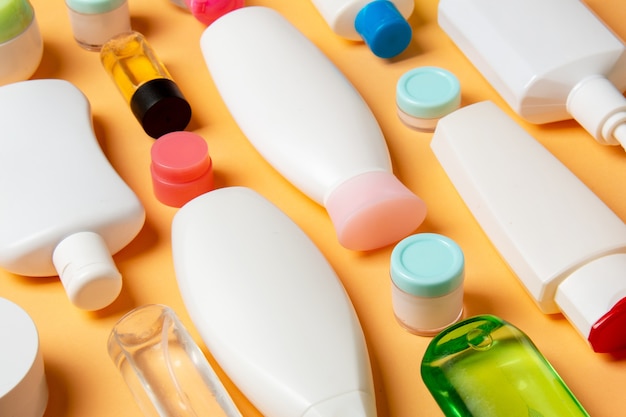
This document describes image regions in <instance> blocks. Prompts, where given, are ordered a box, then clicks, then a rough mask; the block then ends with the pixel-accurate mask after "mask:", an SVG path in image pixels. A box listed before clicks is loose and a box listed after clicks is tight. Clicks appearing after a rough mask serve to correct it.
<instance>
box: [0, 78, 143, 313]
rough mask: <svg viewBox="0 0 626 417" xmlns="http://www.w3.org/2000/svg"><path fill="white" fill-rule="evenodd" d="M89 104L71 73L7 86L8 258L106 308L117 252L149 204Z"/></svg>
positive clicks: (0, 257) (0, 186)
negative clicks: (108, 145) (106, 149)
mask: <svg viewBox="0 0 626 417" xmlns="http://www.w3.org/2000/svg"><path fill="white" fill-rule="evenodd" d="M90 111H91V108H90V105H89V102H88V100H87V98H86V97H85V95H84V94H83V93H82V92H81V91H80V90H79V89H78V88H76V87H75V86H74V85H73V84H71V83H69V82H67V81H64V80H31V81H22V82H17V83H13V84H8V85H6V86H3V87H0V114H1V115H2V134H1V135H0V149H2V152H0V267H2V268H4V269H6V270H7V271H9V272H12V273H15V274H19V275H25V276H33V277H45V276H55V275H58V276H59V277H60V278H61V282H62V283H63V286H64V288H65V291H66V292H67V295H68V297H69V299H70V301H71V302H72V303H74V304H75V305H76V306H77V307H79V308H82V309H85V310H98V309H101V308H103V307H106V306H107V305H109V304H110V303H112V302H113V301H114V300H115V299H116V298H117V296H118V295H119V293H120V290H121V286H122V280H121V274H120V272H119V271H118V269H117V267H116V266H115V263H114V261H113V259H112V254H115V253H116V252H118V251H119V250H121V249H122V248H124V247H125V246H126V245H127V244H128V243H130V242H131V240H133V239H134V238H135V236H136V235H137V234H138V233H139V231H140V230H141V228H142V226H143V223H144V218H145V213H144V209H143V206H142V205H141V203H140V201H139V199H138V198H137V196H136V195H135V194H134V193H133V191H132V190H131V189H130V188H129V187H128V185H126V183H125V182H124V181H123V180H122V178H121V177H120V176H119V175H118V174H117V172H116V171H115V170H114V168H113V167H112V166H111V164H110V163H109V161H108V160H107V158H106V156H105V155H104V153H103V152H102V149H101V148H100V145H99V143H98V141H97V139H96V137H95V135H94V132H93V127H92V124H91V113H90Z"/></svg>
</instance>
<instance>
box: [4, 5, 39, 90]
mask: <svg viewBox="0 0 626 417" xmlns="http://www.w3.org/2000/svg"><path fill="white" fill-rule="evenodd" d="M42 56H43V39H42V37H41V32H40V31H39V25H38V24H37V19H36V17H35V11H34V9H33V6H32V5H31V4H30V2H29V1H28V0H7V1H3V2H2V4H0V86H1V85H4V84H9V83H14V82H16V81H23V80H26V79H28V78H30V77H31V76H32V75H33V73H34V72H35V71H36V70H37V68H38V67H39V64H40V63H41V58H42Z"/></svg>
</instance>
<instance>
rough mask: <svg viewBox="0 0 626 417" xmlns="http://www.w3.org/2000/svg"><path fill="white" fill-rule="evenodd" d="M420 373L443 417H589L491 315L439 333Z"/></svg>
mask: <svg viewBox="0 0 626 417" xmlns="http://www.w3.org/2000/svg"><path fill="white" fill-rule="evenodd" d="M421 373H422V379H423V380H424V383H425V384H426V386H427V388H428V390H429V391H430V393H431V394H432V396H433V397H434V398H435V400H436V401H437V404H439V407H441V410H442V411H443V412H444V414H445V415H446V416H447V417H503V416H506V417H583V416H586V417H589V414H587V412H586V411H585V410H584V409H583V407H582V406H581V404H580V403H579V402H578V400H577V399H576V398H575V397H574V395H573V394H572V392H571V391H570V390H569V388H568V387H567V386H566V385H565V383H564V382H563V380H562V379H561V377H560V376H559V375H558V374H557V373H556V371H555V370H554V368H553V367H552V365H550V363H549V362H548V361H547V360H546V359H545V357H544V356H543V355H542V354H541V353H540V352H539V351H538V350H537V348H536V346H535V345H534V344H533V342H532V341H531V340H530V339H529V338H528V336H526V335H525V334H524V333H523V332H522V331H520V330H519V329H518V328H516V327H515V326H513V325H511V324H509V323H507V322H505V321H504V320H501V319H499V318H498V317H495V316H490V315H483V316H476V317H472V318H468V319H466V320H464V321H461V322H459V323H457V324H455V325H453V326H450V327H448V328H447V329H446V330H444V331H442V332H441V333H439V335H437V336H436V337H435V338H434V339H433V340H432V341H431V343H430V344H429V346H428V348H427V349H426V352H425V354H424V358H423V360H422V366H421Z"/></svg>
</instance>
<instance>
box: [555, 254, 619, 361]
mask: <svg viewBox="0 0 626 417" xmlns="http://www.w3.org/2000/svg"><path fill="white" fill-rule="evenodd" d="M625 278H626V253H615V254H611V255H606V256H603V257H601V258H598V259H595V260H593V261H591V262H588V263H587V264H585V265H583V266H582V267H580V268H578V269H577V270H575V271H574V272H573V273H572V274H570V276H569V277H567V278H566V279H565V280H564V281H563V282H562V283H561V284H559V287H558V288H557V291H556V296H555V298H554V299H555V301H556V303H557V304H558V306H559V308H560V309H561V311H562V312H563V314H564V315H565V316H566V317H567V318H568V319H569V320H570V321H571V322H572V324H573V325H574V326H575V327H576V329H578V331H579V332H580V333H581V334H582V335H583V336H584V337H585V339H587V341H588V342H589V344H590V345H591V347H592V348H593V350H594V351H596V352H602V353H606V352H615V351H619V350H623V349H625V348H626V332H624V329H626V279H625Z"/></svg>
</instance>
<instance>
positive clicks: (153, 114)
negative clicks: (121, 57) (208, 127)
mask: <svg viewBox="0 0 626 417" xmlns="http://www.w3.org/2000/svg"><path fill="white" fill-rule="evenodd" d="M130 108H131V110H132V111H133V114H134V115H135V117H136V118H137V120H139V123H141V126H143V130H145V132H146V133H147V134H148V135H150V136H151V137H153V138H154V139H158V138H160V137H161V136H163V135H164V134H166V133H170V132H178V131H182V130H185V128H186V127H187V125H188V124H189V121H190V120H191V106H189V103H188V102H187V100H185V97H183V93H181V91H180V89H179V88H178V86H177V85H176V83H175V82H174V81H172V80H170V79H168V78H156V79H154V80H150V81H148V82H147V83H145V84H142V85H141V86H140V87H139V88H138V89H137V91H135V93H134V94H133V96H132V97H131V99H130Z"/></svg>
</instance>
